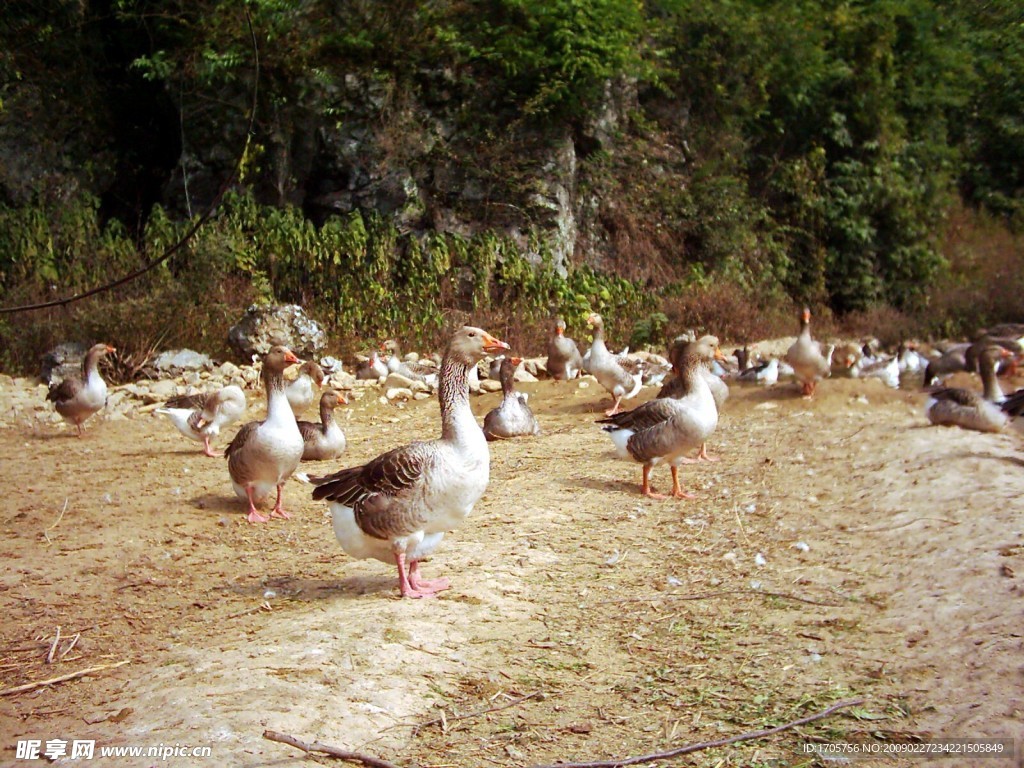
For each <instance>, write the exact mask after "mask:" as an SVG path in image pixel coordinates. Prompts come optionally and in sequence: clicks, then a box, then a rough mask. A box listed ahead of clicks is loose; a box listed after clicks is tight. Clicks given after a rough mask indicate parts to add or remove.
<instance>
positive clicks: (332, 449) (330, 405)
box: [298, 389, 348, 461]
mask: <svg viewBox="0 0 1024 768" xmlns="http://www.w3.org/2000/svg"><path fill="white" fill-rule="evenodd" d="M347 404H348V400H347V399H346V398H345V396H344V395H343V394H342V393H341V392H338V391H336V390H333V389H325V390H324V392H323V394H322V395H320V423H319V424H317V423H315V422H312V421H300V422H298V425H299V432H300V433H301V435H302V443H303V446H304V447H303V449H302V460H303V461H323V460H324V459H334V458H337V457H338V456H340V455H341V453H342V451H344V450H345V433H344V432H342V431H341V427H339V426H338V422H336V421H335V420H334V409H335V408H337V407H338V406H339V405H347Z"/></svg>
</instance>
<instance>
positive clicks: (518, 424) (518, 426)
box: [484, 355, 540, 440]
mask: <svg viewBox="0 0 1024 768" xmlns="http://www.w3.org/2000/svg"><path fill="white" fill-rule="evenodd" d="M502 357H503V358H504V359H503V360H502V361H501V370H500V371H499V372H498V375H499V377H500V379H501V391H502V395H503V397H502V400H501V404H500V405H499V406H498V407H497V408H494V409H493V410H491V411H488V413H487V415H486V416H484V436H485V437H486V438H487V439H488V440H504V439H506V438H510V437H522V436H524V435H536V434H539V433H540V424H538V423H537V417H536V416H534V415H533V411H532V410H531V409H530V406H529V405H527V402H528V400H529V397H528V396H527V394H526V393H525V392H516V391H515V375H516V369H517V368H519V366H520V364H522V362H523V358H521V357H509V356H508V355H502Z"/></svg>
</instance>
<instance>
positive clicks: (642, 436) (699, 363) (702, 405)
mask: <svg viewBox="0 0 1024 768" xmlns="http://www.w3.org/2000/svg"><path fill="white" fill-rule="evenodd" d="M706 338H707V337H705V338H704V339H699V340H698V341H697V342H695V343H693V344H692V345H689V346H687V347H686V348H684V351H683V352H682V353H681V354H680V355H679V356H678V357H677V358H676V359H675V360H673V365H675V366H676V377H677V380H678V381H680V382H681V384H680V385H679V387H678V388H677V389H676V390H675V391H674V394H675V395H676V396H675V397H664V398H658V399H655V400H651V401H649V402H646V403H644V404H643V405H641V406H639V407H637V408H634V409H633V410H631V411H624V412H622V413H618V414H615V415H613V416H609V417H608V418H605V419H600V420H599V421H598V423H599V424H605V425H606V426H605V427H604V429H605V431H607V432H608V433H609V436H610V437H611V439H612V442H613V443H614V444H615V449H616V453H617V454H618V456H619V457H620V458H624V459H632V460H633V461H636V462H639V463H640V464H642V465H643V482H642V485H641V492H642V493H643V494H644V496H649V497H651V498H655V499H663V498H666V497H665V496H663V495H661V494H658V493H655V491H654V489H653V488H651V481H650V478H651V469H652V468H653V467H655V466H656V465H658V464H661V463H667V464H668V465H669V466H670V467H671V470H672V496H673V497H675V498H693V496H692V495H691V494H688V493H685V492H684V491H683V489H682V488H681V487H680V485H679V473H678V472H679V470H678V467H679V464H682V463H685V462H686V461H687V459H686V454H687V453H689V452H690V451H692V450H694V449H697V448H699V447H700V446H701V445H702V444H703V443H704V441H705V440H707V438H708V437H709V436H710V435H711V434H712V433H713V432H714V431H715V428H716V427H717V426H718V408H716V407H715V398H714V395H712V393H711V388H710V387H709V386H708V382H707V379H706V378H705V377H704V376H703V375H702V374H701V368H704V367H706V366H707V365H708V364H709V363H710V361H711V359H712V357H713V354H714V350H712V349H711V348H710V347H708V346H707V342H706V341H705V339H706Z"/></svg>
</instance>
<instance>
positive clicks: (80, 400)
mask: <svg viewBox="0 0 1024 768" xmlns="http://www.w3.org/2000/svg"><path fill="white" fill-rule="evenodd" d="M116 351H117V350H115V349H114V348H113V347H112V346H110V345H109V344H93V345H92V346H91V347H90V348H89V351H88V352H86V353H85V358H84V359H83V360H82V375H81V376H68V377H67V378H66V379H64V381H62V382H61V383H60V384H56V385H54V386H51V387H50V391H49V392H47V394H46V399H47V400H50V401H52V402H53V407H54V408H55V409H56V410H57V413H59V414H60V415H61V416H63V417H64V421H66V422H67V423H68V424H74V425H75V430H76V432H77V433H78V436H79V437H81V436H82V434H83V433H82V424H83V423H84V422H85V420H86V419H88V418H89V417H90V416H92V415H93V414H94V413H98V412H99V411H101V410H102V409H103V406H105V405H106V404H107V382H105V381H104V380H103V377H102V376H100V370H99V364H100V358H101V357H103V356H104V355H107V354H109V353H111V352H116Z"/></svg>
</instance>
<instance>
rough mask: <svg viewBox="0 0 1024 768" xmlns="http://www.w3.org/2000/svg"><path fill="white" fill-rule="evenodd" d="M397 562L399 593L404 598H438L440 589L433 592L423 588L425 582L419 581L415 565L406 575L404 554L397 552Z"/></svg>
mask: <svg viewBox="0 0 1024 768" xmlns="http://www.w3.org/2000/svg"><path fill="white" fill-rule="evenodd" d="M395 561H396V563H397V565H398V591H399V592H400V593H401V595H402V597H413V598H420V597H436V596H437V593H438V592H439V591H440V590H439V589H436V590H431V589H428V588H425V587H424V586H423V584H424V583H425V582H420V581H419V579H418V573H417V569H416V567H415V566H416V564H415V563H413V565H412V567H410V568H409V572H408V573H406V568H405V553H404V552H396V553H395Z"/></svg>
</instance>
